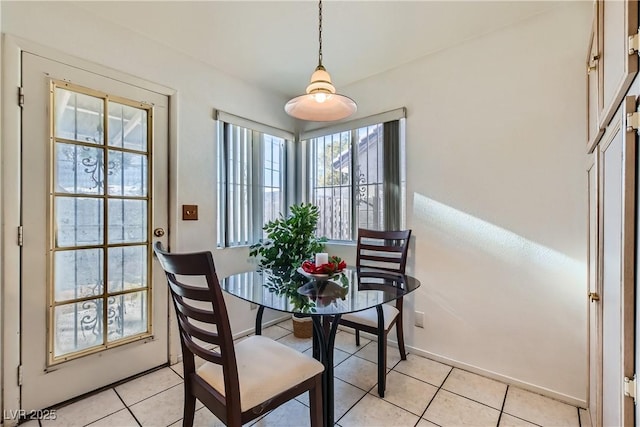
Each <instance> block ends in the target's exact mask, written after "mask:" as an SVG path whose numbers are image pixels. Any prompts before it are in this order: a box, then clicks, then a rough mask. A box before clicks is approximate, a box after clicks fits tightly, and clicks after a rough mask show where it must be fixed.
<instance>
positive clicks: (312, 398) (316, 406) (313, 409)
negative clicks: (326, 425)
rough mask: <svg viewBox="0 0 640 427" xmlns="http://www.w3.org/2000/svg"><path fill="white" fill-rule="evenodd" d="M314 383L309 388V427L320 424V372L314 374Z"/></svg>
mask: <svg viewBox="0 0 640 427" xmlns="http://www.w3.org/2000/svg"><path fill="white" fill-rule="evenodd" d="M315 383H316V385H315V386H314V387H313V388H312V389H311V390H309V416H310V417H311V427H320V426H322V417H323V410H322V374H320V375H316V380H315Z"/></svg>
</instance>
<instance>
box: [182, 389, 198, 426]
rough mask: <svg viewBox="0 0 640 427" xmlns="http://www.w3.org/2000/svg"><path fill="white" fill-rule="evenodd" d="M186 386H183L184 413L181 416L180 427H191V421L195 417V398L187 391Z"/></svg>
mask: <svg viewBox="0 0 640 427" xmlns="http://www.w3.org/2000/svg"><path fill="white" fill-rule="evenodd" d="M188 387H189V386H188V385H187V383H186V382H185V385H184V412H183V415H182V427H192V426H193V419H194V417H195V415H196V397H195V396H194V395H193V394H191V392H189V390H188Z"/></svg>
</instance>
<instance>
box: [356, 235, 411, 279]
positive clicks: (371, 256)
mask: <svg viewBox="0 0 640 427" xmlns="http://www.w3.org/2000/svg"><path fill="white" fill-rule="evenodd" d="M410 238H411V230H400V231H378V230H367V229H364V228H360V229H358V246H357V250H356V267H357V268H362V267H370V268H376V269H379V270H386V271H393V272H398V273H402V274H404V272H405V270H406V266H407V253H408V251H409V239H410Z"/></svg>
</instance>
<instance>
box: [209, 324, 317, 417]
mask: <svg viewBox="0 0 640 427" xmlns="http://www.w3.org/2000/svg"><path fill="white" fill-rule="evenodd" d="M234 348H235V352H236V363H237V365H238V380H239V382H240V406H241V409H242V411H243V412H244V411H246V410H247V409H251V408H253V407H254V406H257V405H259V404H261V403H263V402H265V401H267V400H269V399H271V398H272V397H274V396H276V395H278V394H280V393H282V392H283V391H286V390H288V389H290V388H291V387H293V386H295V385H297V384H300V383H301V382H303V381H305V380H307V379H309V378H311V377H313V376H315V375H316V374H318V373H320V372H322V371H323V370H324V366H322V363H320V362H318V361H317V360H315V359H313V358H311V357H309V356H307V355H305V354H302V353H300V352H299V351H296V350H294V349H292V348H289V347H287V346H286V345H284V344H280V343H279V342H276V341H274V340H272V339H270V338H266V337H263V336H261V335H257V336H251V337H249V338H247V339H245V340H243V341H240V342H239V343H237V344H236V345H235V347H234ZM196 372H197V374H198V375H199V376H200V377H201V378H202V379H204V380H205V381H206V382H208V383H209V384H210V385H211V386H212V387H213V388H215V389H216V390H217V391H219V392H220V393H221V394H222V395H224V378H223V376H222V366H220V365H216V364H214V363H210V362H207V363H205V364H204V365H202V366H201V367H200V368H198V369H197V370H196Z"/></svg>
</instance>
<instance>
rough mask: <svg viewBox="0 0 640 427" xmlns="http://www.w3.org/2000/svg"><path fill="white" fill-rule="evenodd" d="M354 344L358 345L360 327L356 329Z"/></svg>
mask: <svg viewBox="0 0 640 427" xmlns="http://www.w3.org/2000/svg"><path fill="white" fill-rule="evenodd" d="M356 345H357V346H358V347H360V329H356Z"/></svg>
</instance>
